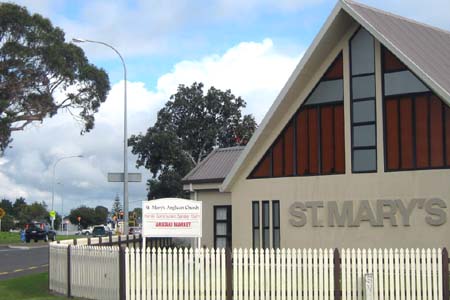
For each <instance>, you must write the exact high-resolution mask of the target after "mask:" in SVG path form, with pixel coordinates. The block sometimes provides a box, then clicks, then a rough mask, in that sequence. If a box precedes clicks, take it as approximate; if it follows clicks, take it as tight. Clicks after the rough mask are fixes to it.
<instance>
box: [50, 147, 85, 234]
mask: <svg viewBox="0 0 450 300" xmlns="http://www.w3.org/2000/svg"><path fill="white" fill-rule="evenodd" d="M82 157H83V155H72V156H64V157H61V158H58V159H57V160H56V161H55V163H54V164H53V176H52V211H53V205H54V203H55V172H56V165H57V164H58V163H59V162H60V161H62V160H64V159H69V158H82ZM54 222H55V220H53V219H52V229H55V228H54V227H53V224H54Z"/></svg>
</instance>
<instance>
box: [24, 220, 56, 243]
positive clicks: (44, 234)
mask: <svg viewBox="0 0 450 300" xmlns="http://www.w3.org/2000/svg"><path fill="white" fill-rule="evenodd" d="M25 228H26V229H25V241H26V242H27V243H29V242H30V241H31V240H34V241H35V242H37V241H39V240H43V241H45V242H48V241H49V240H51V241H55V240H56V232H55V231H54V230H52V229H51V228H50V226H49V225H48V224H45V223H30V224H27V225H26V227H25Z"/></svg>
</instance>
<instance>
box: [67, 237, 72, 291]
mask: <svg viewBox="0 0 450 300" xmlns="http://www.w3.org/2000/svg"><path fill="white" fill-rule="evenodd" d="M71 256H72V251H71V248H70V245H68V246H67V297H68V298H70V297H71V296H72V291H71V280H72V279H71V276H70V273H71V270H70V269H71V268H70V265H71V261H70V258H71Z"/></svg>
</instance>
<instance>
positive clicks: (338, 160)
mask: <svg viewBox="0 0 450 300" xmlns="http://www.w3.org/2000/svg"><path fill="white" fill-rule="evenodd" d="M334 149H335V150H334V156H335V158H334V169H335V173H337V174H344V173H345V132H344V105H337V106H335V107H334Z"/></svg>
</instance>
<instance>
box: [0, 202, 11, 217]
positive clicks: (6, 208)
mask: <svg viewBox="0 0 450 300" xmlns="http://www.w3.org/2000/svg"><path fill="white" fill-rule="evenodd" d="M0 207H1V208H3V210H4V211H5V212H6V214H7V215H12V213H13V206H12V202H11V201H9V200H8V199H2V201H1V202H0Z"/></svg>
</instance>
